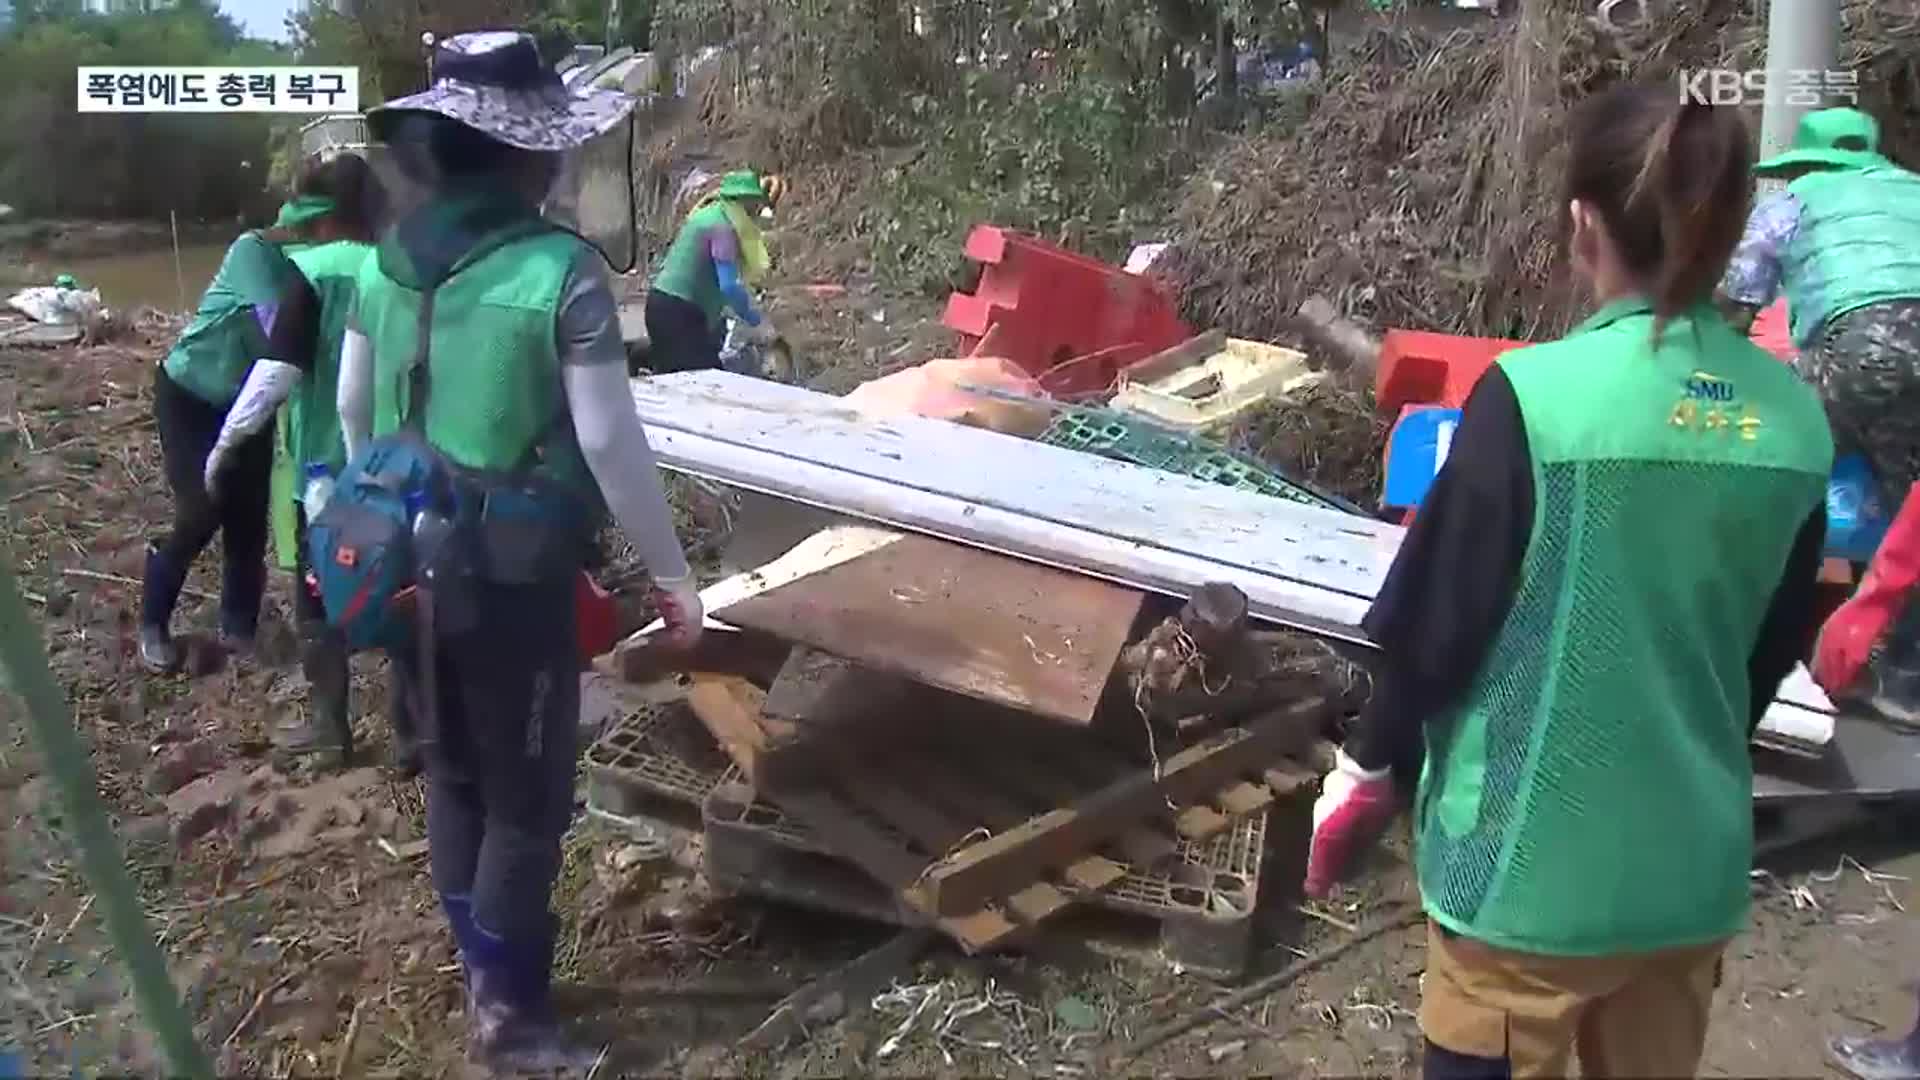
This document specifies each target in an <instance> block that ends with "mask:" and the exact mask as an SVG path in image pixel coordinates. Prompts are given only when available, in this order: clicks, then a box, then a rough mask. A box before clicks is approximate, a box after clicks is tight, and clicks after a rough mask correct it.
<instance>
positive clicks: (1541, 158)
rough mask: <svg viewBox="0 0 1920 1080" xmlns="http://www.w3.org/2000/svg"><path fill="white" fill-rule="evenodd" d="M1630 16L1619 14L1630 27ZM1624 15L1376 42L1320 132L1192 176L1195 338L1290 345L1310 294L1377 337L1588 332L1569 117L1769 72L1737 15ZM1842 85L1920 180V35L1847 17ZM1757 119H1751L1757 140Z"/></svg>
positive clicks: (1184, 245) (1188, 264) (1394, 35)
mask: <svg viewBox="0 0 1920 1080" xmlns="http://www.w3.org/2000/svg"><path fill="white" fill-rule="evenodd" d="M1631 8H1632V5H1622V8H1621V10H1622V11H1629V10H1631ZM1655 20H1656V21H1654V22H1650V23H1639V22H1635V20H1634V18H1633V17H1632V16H1631V15H1623V16H1622V17H1621V18H1619V19H1617V20H1616V22H1617V23H1618V24H1619V26H1620V27H1621V31H1620V32H1617V33H1610V32H1608V31H1607V30H1605V29H1603V28H1602V27H1601V26H1600V24H1599V23H1598V22H1597V21H1596V20H1595V19H1594V17H1593V5H1591V4H1586V3H1575V2H1568V0H1553V2H1548V3H1529V4H1525V5H1522V6H1521V9H1520V12H1519V14H1518V15H1517V16H1516V17H1515V18H1514V19H1512V20H1501V21H1499V22H1495V23H1492V24H1489V25H1488V26H1487V27H1486V28H1485V29H1480V30H1465V29H1461V30H1455V31H1452V32H1450V33H1447V34H1445V35H1439V34H1435V33H1431V32H1427V31H1423V30H1421V29H1419V28H1416V27H1411V26H1407V27H1399V26H1395V27H1390V28H1384V29H1379V30H1376V31H1374V32H1372V33H1371V34H1370V35H1369V36H1367V37H1366V38H1364V39H1363V40H1361V41H1360V42H1358V43H1356V44H1355V45H1354V46H1353V47H1351V48H1349V49H1346V50H1343V52H1342V53H1341V55H1340V56H1339V57H1338V59H1337V62H1336V63H1334V64H1333V65H1332V66H1331V68H1330V70H1329V74H1328V77H1327V80H1326V82H1325V83H1324V84H1323V85H1322V86H1321V88H1320V91H1319V97H1318V99H1317V103H1316V107H1315V108H1314V109H1313V110H1312V112H1311V115H1310V116H1309V118H1308V119H1307V120H1306V121H1305V122H1304V123H1302V124H1301V125H1299V126H1298V127H1297V128H1294V129H1292V130H1290V131H1283V132H1280V133H1277V134H1268V133H1263V134H1260V135H1256V136H1252V137H1249V138H1247V139H1244V140H1241V141H1239V142H1237V143H1234V144H1231V145H1229V146H1227V147H1225V148H1224V149H1222V150H1221V151H1220V152H1219V153H1218V154H1217V155H1216V156H1215V158H1214V159H1213V161H1212V162H1211V164H1210V165H1209V166H1208V168H1206V169H1205V170H1203V171H1202V172H1201V173H1200V174H1199V175H1197V176H1196V177H1194V179H1193V180H1192V182H1191V183H1190V185H1189V187H1188V190H1187V192H1186V195H1185V196H1184V198H1183V200H1182V202H1181V205H1180V208H1179V211H1178V214H1177V221H1178V228H1177V233H1176V243H1175V248H1174V250H1173V251H1172V252H1171V253H1170V255H1169V258H1168V261H1167V264H1166V267H1165V271H1164V272H1165V273H1167V274H1168V275H1169V276H1170V277H1171V278H1173V279H1174V280H1175V281H1177V282H1178V283H1179V284H1180V286H1181V292H1182V307H1183V310H1184V311H1185V313H1186V314H1187V315H1188V317H1189V318H1192V319H1193V320H1195V321H1196V322H1198V323H1200V324H1202V325H1207V326H1217V327H1220V328H1223V329H1225V330H1227V331H1229V332H1231V333H1235V334H1240V335H1243V336H1246V337H1251V338H1256V339H1260V340H1280V339H1282V338H1283V337H1284V335H1286V334H1287V333H1288V332H1289V329H1290V323H1291V320H1292V317H1293V314H1294V312H1295V311H1296V310H1297V309H1298V308H1299V306H1300V304H1301V302H1302V301H1304V300H1306V299H1307V298H1308V297H1309V296H1311V295H1312V294H1314V293H1321V294H1324V295H1326V296H1327V297H1329V298H1330V299H1332V300H1333V302H1334V304H1335V306H1336V307H1338V308H1339V309H1340V310H1342V311H1343V312H1346V313H1347V314H1350V315H1352V316H1354V317H1356V318H1359V319H1361V320H1362V321H1364V322H1367V323H1369V324H1371V325H1373V326H1375V327H1380V328H1385V327H1394V326H1404V327H1419V328H1422V329H1430V330H1441V331H1450V332H1455V333H1463V334H1474V335H1484V336H1492V337H1516V338H1521V339H1525V340H1544V339H1545V338H1547V337H1550V336H1553V335H1554V334H1557V333H1559V332H1561V331H1563V330H1565V329H1566V328H1567V326H1568V325H1570V322H1571V320H1572V319H1573V318H1575V317H1576V315H1577V312H1576V308H1577V305H1578V298H1577V297H1575V296H1573V295H1572V293H1571V290H1570V289H1569V288H1567V283H1566V281H1565V280H1564V277H1563V275H1561V274H1560V273H1559V271H1558V267H1559V266H1560V265H1561V263H1562V260H1561V259H1560V258H1559V257H1558V249H1557V243H1558V237H1559V235H1560V233H1561V232H1562V230H1561V229H1560V227H1559V223H1560V213H1561V204H1562V202H1563V200H1562V199H1561V198H1560V196H1559V192H1558V185H1559V183H1560V175H1561V173H1560V168H1559V156H1558V153H1559V144H1560V143H1561V141H1562V134H1563V121H1564V119H1565V117H1566V115H1567V111H1568V109H1569V108H1570V107H1571V105H1572V104H1573V103H1574V102H1576V101H1578V100H1580V99H1582V98H1584V97H1586V96H1588V95H1589V94H1590V93H1592V92H1593V91H1594V90H1596V89H1598V88H1599V87H1601V86H1603V85H1606V84H1608V83H1610V82H1612V81H1615V80H1617V79H1619V78H1622V77H1631V78H1638V79H1647V80H1662V79H1669V80H1674V81H1675V85H1676V86H1677V85H1678V79H1679V73H1680V72H1681V71H1683V70H1690V69H1702V68H1716V67H1717V68H1730V69H1736V70H1748V69H1754V68H1758V67H1760V66H1762V65H1763V63H1764V55H1765V28H1764V26H1763V25H1760V24H1758V23H1756V22H1755V21H1754V20H1752V19H1751V18H1750V17H1749V16H1748V14H1747V13H1746V12H1745V11H1743V10H1742V5H1739V4H1733V3H1706V4H1682V5H1671V6H1665V7H1661V8H1660V9H1659V14H1658V15H1657V16H1656V17H1655ZM1845 20H1846V27H1845V31H1844V33H1843V34H1842V35H1841V40H1842V41H1844V42H1846V43H1847V44H1846V48H1847V49H1848V50H1849V51H1850V55H1848V56H1846V57H1843V58H1842V60H1841V63H1840V66H1841V67H1842V68H1845V69H1850V70H1852V71H1854V72H1856V73H1857V74H1858V85H1859V97H1860V101H1859V106H1860V107H1861V108H1862V109H1865V110H1867V111H1869V112H1872V113H1873V114H1874V115H1875V116H1876V117H1878V118H1879V119H1880V121H1881V125H1882V128H1883V140H1884V142H1883V146H1884V147H1885V149H1886V151H1887V152H1888V153H1889V155H1890V156H1892V157H1893V158H1894V159H1895V160H1897V161H1902V162H1905V163H1907V164H1909V165H1912V164H1915V163H1916V162H1920V80H1917V79H1916V78H1915V67H1914V65H1915V63H1916V61H1915V60H1914V57H1915V56H1920V24H1917V23H1916V22H1915V21H1914V19H1913V16H1912V7H1911V5H1910V4H1906V3H1903V2H1902V0H1849V2H1847V3H1846V4H1845ZM1757 119H1758V117H1757V115H1756V116H1755V120H1756V122H1757Z"/></svg>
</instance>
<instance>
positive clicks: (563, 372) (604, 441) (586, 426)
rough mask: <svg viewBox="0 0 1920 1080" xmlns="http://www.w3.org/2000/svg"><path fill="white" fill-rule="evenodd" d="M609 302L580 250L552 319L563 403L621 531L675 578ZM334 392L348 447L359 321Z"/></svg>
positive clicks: (661, 573) (355, 434)
mask: <svg viewBox="0 0 1920 1080" xmlns="http://www.w3.org/2000/svg"><path fill="white" fill-rule="evenodd" d="M616 308H617V305H616V303H615V302H614V299H613V290H612V288H611V286H610V285H609V284H608V281H607V273H606V268H605V267H604V266H603V265H602V264H601V262H600V257H599V256H598V255H596V254H594V253H593V252H591V251H587V252H582V253H581V254H580V255H579V257H578V258H576V259H575V261H574V265H573V271H572V274H571V275H570V277H569V280H568V282H567V287H566V291H565V293H564V295H563V297H562V299H561V303H560V311H559V314H558V316H557V317H556V318H555V322H554V335H555V343H556V344H557V345H558V347H559V353H560V381H561V386H562V388H563V391H564V392H565V394H566V399H567V411H568V413H569V414H570V415H571V418H572V420H573V431H574V436H575V438H577V439H578V440H579V442H580V453H581V455H582V456H583V457H585V458H586V461H587V468H588V469H589V470H590V471H591V472H592V473H593V479H594V482H595V483H596V484H598V485H599V487H600V493H601V495H602V496H603V497H604V498H605V499H606V501H607V508H608V510H609V511H611V512H612V514H613V520H614V521H615V522H616V523H618V524H619V526H620V531H621V532H624V533H626V534H627V539H628V540H630V541H631V542H632V543H633V545H634V548H635V549H636V550H637V551H638V552H639V554H640V557H641V558H642V559H643V560H644V561H645V562H646V565H647V569H648V571H649V572H650V573H652V574H653V576H654V577H655V578H659V579H666V580H671V579H675V578H682V577H685V576H687V574H688V573H690V570H689V568H688V566H687V558H686V554H685V553H684V552H683V551H682V550H681V547H680V538H679V537H678V536H677V535H675V533H674V531H673V511H672V509H671V508H670V507H669V506H668V505H667V497H666V492H665V491H664V490H663V489H662V488H661V485H660V472H659V469H658V467H657V465H656V462H655V460H654V456H653V448H652V447H650V446H648V445H647V433H646V429H645V428H643V427H642V426H641V425H640V416H639V414H638V413H636V412H635V411H634V407H633V392H632V389H631V387H630V386H629V385H628V382H627V352H626V346H625V345H624V344H623V343H622V342H621V340H620V320H619V317H618V312H617V310H616ZM339 398H340V426H341V430H342V432H343V433H344V434H345V436H346V440H347V453H348V455H349V456H352V454H353V453H354V452H355V451H356V450H357V449H358V448H359V447H360V446H362V445H364V444H365V443H366V441H367V439H368V437H369V436H370V435H371V433H372V429H373V348H372V343H371V342H369V341H368V339H367V338H366V336H365V335H364V334H362V333H360V331H359V329H358V328H357V327H350V328H349V329H348V331H347V335H346V341H345V342H344V344H343V345H342V346H341V352H340V393H339Z"/></svg>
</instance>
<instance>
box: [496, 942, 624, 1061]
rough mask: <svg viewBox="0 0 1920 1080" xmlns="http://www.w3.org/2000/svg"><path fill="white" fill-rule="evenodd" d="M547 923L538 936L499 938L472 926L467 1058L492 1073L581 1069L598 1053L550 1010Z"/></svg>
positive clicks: (550, 951) (550, 947) (550, 946)
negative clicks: (573, 1035)
mask: <svg viewBox="0 0 1920 1080" xmlns="http://www.w3.org/2000/svg"><path fill="white" fill-rule="evenodd" d="M553 944H554V932H553V928H552V926H551V925H549V927H548V928H547V930H546V932H545V933H543V934H541V935H539V936H538V937H528V938H502V937H497V936H495V935H494V934H492V933H489V932H488V931H487V930H486V929H485V928H483V927H481V926H480V925H479V924H478V923H475V924H473V950H472V953H471V955H470V957H469V959H468V961H467V988H468V994H469V997H468V1004H469V1012H468V1014H467V1053H468V1056H469V1057H471V1058H472V1059H474V1060H475V1061H478V1062H479V1063H481V1064H483V1065H485V1066H487V1067H488V1068H491V1069H493V1070H495V1071H496V1072H505V1073H510V1074H513V1073H517V1074H523V1075H524V1074H533V1075H542V1076H550V1075H554V1074H560V1073H569V1072H576V1071H578V1072H585V1071H586V1070H588V1069H591V1068H592V1067H593V1065H594V1063H595V1062H596V1061H598V1060H599V1059H600V1054H599V1051H597V1050H595V1049H592V1048H589V1047H585V1046H581V1045H577V1044H575V1043H573V1042H572V1041H571V1040H569V1039H568V1038H567V1036H566V1033H565V1032H564V1031H562V1030H561V1028H560V1024H559V1021H558V1020H557V1019H556V1018H555V1017H554V1014H553V1002H552V988H553Z"/></svg>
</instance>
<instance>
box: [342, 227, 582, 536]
mask: <svg viewBox="0 0 1920 1080" xmlns="http://www.w3.org/2000/svg"><path fill="white" fill-rule="evenodd" d="M475 250H478V251H479V252H480V255H479V256H478V257H477V258H475V257H473V256H468V257H467V258H465V259H462V260H461V262H460V263H459V264H457V265H456V267H455V269H454V270H453V271H452V273H451V275H450V276H448V277H447V278H446V279H445V280H443V281H441V282H440V284H439V286H438V288H437V289H436V290H435V292H434V300H433V312H432V339H431V343H430V349H429V352H428V357H429V359H428V377H429V383H430V385H429V388H428V402H427V412H426V416H425V417H424V422H425V434H426V439H427V441H428V442H429V443H430V444H432V445H433V447H434V448H435V449H437V450H438V451H439V452H440V453H441V454H443V455H445V456H446V457H447V459H448V460H450V461H452V462H453V463H454V464H456V465H460V466H463V467H465V468H468V469H477V470H490V471H502V472H504V471H511V470H515V469H519V468H523V467H525V466H527V465H529V464H530V463H531V462H532V459H533V458H534V457H535V456H536V455H537V458H538V460H539V462H540V463H541V464H542V465H543V467H545V468H547V469H549V470H550V471H551V473H552V475H553V477H554V479H556V480H558V481H559V482H560V483H562V484H564V485H565V486H566V487H567V488H569V489H570V490H572V491H574V492H575V493H576V494H578V495H579V496H580V497H581V498H582V499H584V500H585V501H586V503H587V504H588V505H592V506H597V505H598V503H597V500H598V498H599V494H598V491H599V489H598V488H597V487H596V486H595V485H594V484H593V481H592V477H591V476H590V475H589V474H588V472H587V468H586V463H585V461H584V460H583V459H582V458H581V456H580V448H579V444H578V443H577V442H576V441H575V439H574V435H573V425H572V424H571V423H569V422H568V421H567V415H566V411H565V410H566V398H565V394H564V391H563V390H562V388H561V383H560V357H559V349H558V345H557V343H556V340H555V336H554V334H555V330H554V322H555V317H556V315H557V314H558V311H559V306H560V300H561V296H562V293H563V292H564V290H565V288H566V283H567V278H568V274H569V272H570V271H571V269H572V267H573V263H574V259H575V257H576V255H577V254H578V253H579V252H580V251H581V250H582V245H581V242H580V241H579V240H577V239H575V238H574V237H573V236H572V235H571V234H569V233H565V232H560V231H558V230H552V231H543V232H539V233H536V234H534V235H531V236H524V237H521V238H519V239H515V240H509V241H507V242H505V243H504V244H500V245H497V246H496V245H495V244H491V243H485V242H483V243H481V244H480V245H478V246H477V247H476V248H475ZM380 261H381V260H380V257H379V256H377V255H376V256H375V257H372V258H369V259H367V260H366V262H365V264H364V266H363V268H362V270H361V273H360V287H359V297H358V299H357V305H358V306H357V308H356V312H357V319H356V322H357V324H358V325H359V327H360V329H361V330H362V331H363V332H364V333H365V334H366V335H367V337H368V339H369V340H370V341H371V342H372V343H373V354H374V434H375V435H387V434H391V433H393V432H396V431H398V430H400V427H401V422H402V420H403V418H405V417H407V416H409V415H410V414H411V409H412V402H411V401H410V400H409V399H410V397H411V394H410V386H409V378H408V373H409V371H410V370H411V368H412V365H413V363H414V357H415V356H416V354H417V351H418V349H417V346H418V344H419V325H420V309H421V302H422V297H423V295H424V294H423V293H422V292H421V291H419V290H417V289H413V288H409V287H408V286H405V285H402V284H400V283H399V282H397V281H395V280H394V279H393V278H391V277H389V276H388V275H387V273H386V272H385V271H384V270H383V269H382V268H381V265H380Z"/></svg>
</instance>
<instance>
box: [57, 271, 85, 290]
mask: <svg viewBox="0 0 1920 1080" xmlns="http://www.w3.org/2000/svg"><path fill="white" fill-rule="evenodd" d="M53 287H54V288H56V289H77V288H79V287H80V282H79V281H77V280H75V279H74V276H73V275H72V274H61V275H60V276H59V277H57V278H54V279H53Z"/></svg>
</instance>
